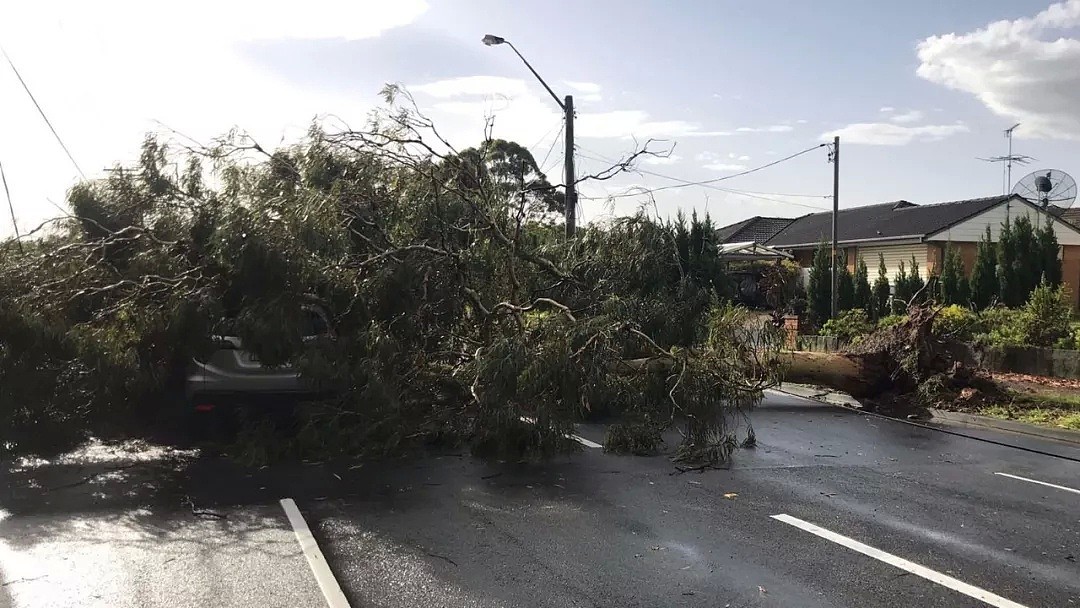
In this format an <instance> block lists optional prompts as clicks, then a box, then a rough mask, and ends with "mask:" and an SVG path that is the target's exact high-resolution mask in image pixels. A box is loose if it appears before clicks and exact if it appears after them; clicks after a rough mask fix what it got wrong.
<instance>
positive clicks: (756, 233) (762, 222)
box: [716, 216, 793, 243]
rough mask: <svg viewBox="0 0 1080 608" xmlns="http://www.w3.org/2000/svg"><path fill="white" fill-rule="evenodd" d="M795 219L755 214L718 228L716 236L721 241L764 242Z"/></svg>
mask: <svg viewBox="0 0 1080 608" xmlns="http://www.w3.org/2000/svg"><path fill="white" fill-rule="evenodd" d="M792 221H793V220H792V219H791V218H786V217H761V216H754V217H752V218H750V219H746V220H743V221H741V222H736V223H734V224H731V225H729V226H724V227H723V228H718V229H717V230H716V238H717V241H718V242H719V243H741V242H745V241H753V242H755V243H764V242H765V241H767V240H769V239H771V238H773V237H774V236H776V233H777V232H780V231H781V230H783V229H784V228H786V227H787V225H788V224H790V223H791V222H792Z"/></svg>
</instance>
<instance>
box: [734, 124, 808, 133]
mask: <svg viewBox="0 0 1080 608" xmlns="http://www.w3.org/2000/svg"><path fill="white" fill-rule="evenodd" d="M794 130H795V127H793V126H791V125H769V126H767V127H739V128H738V129H735V131H736V132H738V133H787V132H789V131H794Z"/></svg>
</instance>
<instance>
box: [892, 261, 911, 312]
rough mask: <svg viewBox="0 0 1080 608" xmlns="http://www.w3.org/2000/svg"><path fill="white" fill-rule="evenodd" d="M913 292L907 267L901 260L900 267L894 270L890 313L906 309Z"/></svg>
mask: <svg viewBox="0 0 1080 608" xmlns="http://www.w3.org/2000/svg"><path fill="white" fill-rule="evenodd" d="M913 294H914V292H912V290H911V282H910V280H909V279H908V273H907V267H906V266H905V265H904V262H903V260H901V261H900V268H899V269H898V270H897V271H896V278H895V279H894V280H893V306H892V314H894V315H896V314H902V313H903V312H904V310H906V309H907V305H908V301H909V300H911V296H912V295H913Z"/></svg>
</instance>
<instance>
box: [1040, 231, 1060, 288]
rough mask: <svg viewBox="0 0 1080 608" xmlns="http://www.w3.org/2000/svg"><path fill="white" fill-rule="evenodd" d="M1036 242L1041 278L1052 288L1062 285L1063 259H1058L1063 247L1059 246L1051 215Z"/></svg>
mask: <svg viewBox="0 0 1080 608" xmlns="http://www.w3.org/2000/svg"><path fill="white" fill-rule="evenodd" d="M1036 241H1037V242H1038V243H1037V245H1036V249H1037V251H1038V256H1039V261H1040V263H1041V270H1042V272H1041V275H1040V276H1041V277H1042V278H1043V279H1045V280H1046V283H1047V285H1049V286H1051V287H1057V286H1058V285H1061V259H1060V258H1059V257H1058V256H1059V254H1060V252H1061V247H1060V246H1059V245H1058V240H1057V234H1056V233H1055V232H1054V220H1053V218H1052V217H1050V215H1049V214H1047V217H1046V221H1045V222H1044V223H1043V225H1042V226H1040V227H1039V231H1038V233H1037V234H1036Z"/></svg>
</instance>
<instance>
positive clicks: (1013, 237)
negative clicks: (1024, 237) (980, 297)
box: [997, 218, 1031, 307]
mask: <svg viewBox="0 0 1080 608" xmlns="http://www.w3.org/2000/svg"><path fill="white" fill-rule="evenodd" d="M1025 223H1026V225H1027V226H1028V227H1030V226H1031V224H1030V222H1025ZM1019 225H1020V223H1019V221H1018V222H1017V223H1016V224H1015V227H1016V228H1018V227H1019ZM1018 236H1019V235H1018V234H1017V230H1016V229H1015V228H1014V224H1013V222H1012V220H1011V218H1006V219H1005V222H1004V223H1002V225H1001V232H1000V233H999V235H998V243H997V266H998V293H997V296H998V299H999V301H1000V302H1001V303H1002V304H1004V305H1005V306H1008V307H1017V306H1021V305H1022V304H1023V303H1024V300H1025V299H1026V297H1027V292H1026V291H1025V290H1024V283H1025V282H1026V281H1027V279H1026V278H1025V277H1023V276H1021V261H1020V256H1021V255H1022V252H1023V251H1024V250H1022V249H1021V248H1020V247H1019V244H1020V243H1019V240H1020V239H1019V238H1018Z"/></svg>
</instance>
